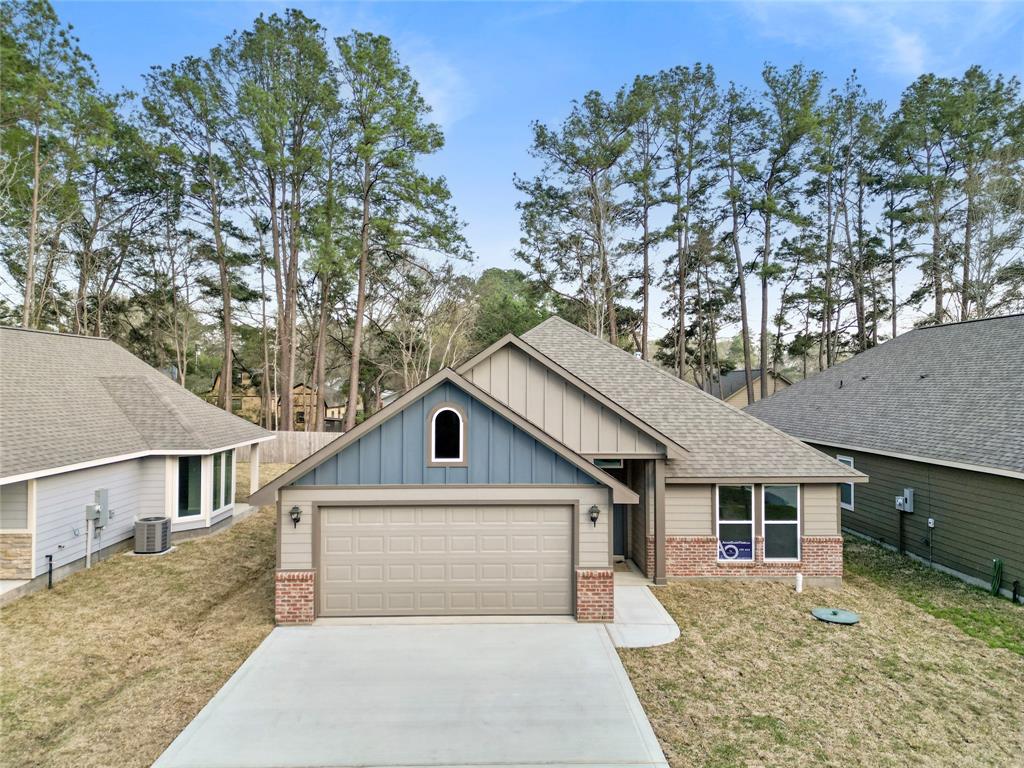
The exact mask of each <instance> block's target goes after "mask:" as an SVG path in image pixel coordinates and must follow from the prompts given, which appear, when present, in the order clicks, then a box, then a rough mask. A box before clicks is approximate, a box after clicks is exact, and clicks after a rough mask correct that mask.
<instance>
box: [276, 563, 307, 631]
mask: <svg viewBox="0 0 1024 768" xmlns="http://www.w3.org/2000/svg"><path fill="white" fill-rule="evenodd" d="M315 586H316V572H315V571H278V572H277V573H276V574H275V575H274V619H275V620H276V621H277V623H278V624H312V623H313V619H314V618H315V617H316V611H315V605H314V603H315V600H316V597H315V594H316V593H315Z"/></svg>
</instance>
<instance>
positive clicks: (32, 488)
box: [0, 328, 273, 593]
mask: <svg viewBox="0 0 1024 768" xmlns="http://www.w3.org/2000/svg"><path fill="white" fill-rule="evenodd" d="M272 439H273V435H272V434H270V433H269V432H267V431H265V430H263V429H261V428H260V427H258V426H256V425H255V424H252V423H250V422H248V421H245V420H244V419H240V418H238V417H237V416H232V415H231V414H229V413H226V412H225V411H223V410H221V409H219V408H217V407H215V406H213V405H210V404H209V403H207V402H205V401H203V400H202V399H201V398H199V397H196V396H195V395H193V394H192V393H190V392H188V391H187V390H186V389H184V388H183V387H181V386H179V385H178V384H176V383H175V382H173V381H171V380H170V379H168V378H167V377H166V376H164V375H163V374H162V373H160V372H159V371H157V370H156V369H154V368H151V367H150V366H148V365H147V364H146V363H144V362H143V361H142V360H140V359H139V358H137V357H135V356H134V355H132V354H131V353H129V352H128V351H126V350H124V349H122V348H121V347H119V346H118V345H117V344H115V343H114V342H112V341H110V340H108V339H100V338H93V337H87V336H73V335H67V334H58V333H47V332H43V331H32V330H23V329H20V328H0V580H3V582H4V585H3V586H4V587H6V588H8V589H5V590H4V591H5V592H6V591H9V590H13V589H17V590H18V591H19V593H20V592H23V591H26V589H27V588H29V587H30V586H34V585H25V584H22V583H21V582H31V581H32V580H37V581H42V582H45V580H46V579H47V577H48V574H49V573H50V570H51V569H52V576H53V578H55V579H57V578H60V577H61V576H63V575H65V574H67V573H69V572H71V571H73V570H76V569H77V568H78V567H81V566H82V565H83V564H84V561H85V560H86V552H87V542H89V544H88V551H89V556H90V559H91V558H102V557H103V556H104V555H106V554H109V553H111V552H113V551H115V549H116V548H119V546H123V544H122V542H124V541H125V540H126V539H129V538H131V537H132V535H133V532H134V522H135V518H136V517H140V516H164V517H169V518H170V519H171V529H172V533H173V534H175V535H178V536H180V535H182V534H184V533H185V532H187V531H192V532H198V531H202V530H205V529H210V528H213V527H215V526H217V525H222V524H225V523H226V522H227V520H228V519H229V518H230V517H231V516H232V514H233V513H234V487H235V483H234V477H235V474H236V471H235V470H236V467H235V454H234V449H235V448H238V447H240V446H251V451H250V453H251V457H252V458H253V462H252V465H253V471H254V472H255V473H258V471H259V445H260V443H261V442H263V441H266V440H272ZM255 477H258V474H256V475H255ZM250 483H252V486H253V487H254V486H255V485H257V484H258V483H257V482H255V481H254V480H253V479H252V476H251V477H250ZM93 504H100V505H101V507H102V514H101V515H100V519H99V520H94V521H93V522H92V523H90V522H88V521H87V511H86V506H87V505H93Z"/></svg>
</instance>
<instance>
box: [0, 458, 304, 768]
mask: <svg viewBox="0 0 1024 768" xmlns="http://www.w3.org/2000/svg"><path fill="white" fill-rule="evenodd" d="M285 469H287V465H264V466H263V467H261V472H260V474H261V477H262V479H263V482H266V481H267V480H270V479H271V478H272V477H274V476H276V475H277V474H280V473H281V472H283V471H284V470H285ZM238 476H239V478H240V482H239V485H240V488H239V490H238V492H237V495H238V498H239V499H240V500H241V499H243V498H244V496H245V495H246V494H245V490H247V488H246V486H247V485H248V479H249V472H248V467H247V466H246V465H239V467H238ZM273 572H274V522H273V517H272V514H271V509H270V508H269V507H267V508H264V509H262V510H260V511H259V512H257V513H255V514H253V515H251V516H249V517H248V518H246V519H244V520H242V521H240V522H238V523H236V524H235V525H233V526H231V527H230V528H227V529H225V530H223V531H220V532H218V533H215V534H213V535H211V536H207V537H205V538H199V539H195V540H193V541H189V542H185V543H182V544H179V545H177V548H176V550H175V551H173V552H171V553H170V554H167V555H162V556H159V557H153V558H140V557H132V556H130V555H128V554H121V555H116V556H114V557H112V558H110V559H109V560H105V561H103V562H102V563H99V564H98V565H96V566H95V567H94V568H92V569H91V570H89V571H83V572H80V573H77V574H75V575H73V576H71V577H70V578H68V579H65V580H64V581H62V582H59V583H58V584H57V585H55V587H54V588H53V590H52V591H43V592H38V593H36V594H34V595H31V596H29V597H25V598H22V599H21V600H18V601H17V602H15V603H13V604H12V605H10V606H8V607H6V608H4V609H3V612H2V615H0V672H2V675H0V765H4V766H8V765H9V766H18V767H19V768H23V767H26V766H71V765H73V766H76V767H78V768H91V767H93V766H95V767H97V768H99V767H100V766H103V767H104V768H106V767H109V766H126V767H127V766H148V765H150V764H151V763H152V762H153V760H155V759H156V758H157V757H158V756H159V755H160V753H161V752H162V751H163V750H164V749H165V748H166V747H167V745H168V744H170V743H171V741H172V740H173V739H174V737H175V736H177V735H178V733H179V732H180V731H181V730H182V728H184V727H185V725H187V724H188V722H189V721H190V720H191V719H192V718H193V717H195V715H196V714H197V713H198V712H199V710H200V709H202V707H203V706H204V705H205V704H206V702H207V701H209V699H210V697H211V696H213V694H214V693H216V691H217V690H218V689H219V688H220V687H221V686H222V685H223V684H224V683H225V682H226V681H227V679H228V678H229V677H230V676H231V674H232V673H233V672H234V671H235V670H236V669H238V666H239V665H240V664H241V663H242V662H243V661H244V660H245V658H246V657H247V656H248V655H249V654H250V653H251V652H252V651H253V649H254V648H255V647H256V646H257V645H259V643H260V642H261V641H262V640H263V638H264V637H265V636H266V635H267V633H268V632H270V630H271V628H272V627H273V618H274V617H273V597H272V595H273Z"/></svg>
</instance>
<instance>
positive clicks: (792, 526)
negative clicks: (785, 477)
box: [761, 485, 800, 562]
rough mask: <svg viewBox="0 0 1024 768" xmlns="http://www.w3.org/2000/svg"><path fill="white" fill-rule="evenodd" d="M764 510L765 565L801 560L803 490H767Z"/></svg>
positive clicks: (774, 487) (763, 494) (792, 487)
mask: <svg viewBox="0 0 1024 768" xmlns="http://www.w3.org/2000/svg"><path fill="white" fill-rule="evenodd" d="M761 509H762V510H764V559H765V561H766V562H767V561H773V560H774V561H795V560H799V559H800V486H799V485H766V486H764V487H763V489H762V492H761Z"/></svg>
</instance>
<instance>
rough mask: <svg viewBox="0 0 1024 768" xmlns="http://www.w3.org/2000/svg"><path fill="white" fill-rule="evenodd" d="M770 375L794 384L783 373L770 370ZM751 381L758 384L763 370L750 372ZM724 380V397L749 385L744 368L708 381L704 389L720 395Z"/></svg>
mask: <svg viewBox="0 0 1024 768" xmlns="http://www.w3.org/2000/svg"><path fill="white" fill-rule="evenodd" d="M768 375H769V376H774V377H775V378H776V379H778V380H779V381H782V382H785V383H786V384H792V383H793V382H792V381H790V380H789V379H787V378H786V377H785V376H783V375H782V374H781V373H775V372H774V371H768ZM750 378H751V381H752V382H753V383H754V384H757V382H759V381H760V380H761V372H760V371H759V370H753V371H751V372H750ZM719 381H721V382H722V399H723V400H725V399H726V398H728V397H730V396H731V395H734V394H736V393H737V392H739V391H740V390H741V389H743V388H744V387H745V386H747V372H746V370H744V369H743V368H740V369H739V370H735V371H728V372H727V373H723V374H721V375H720V376H719V377H718V378H717V379H715V380H714V381H708V382H706V383H705V385H704V387H703V389H704V391H705V392H710V393H711V394H712V395H716V396H717V395H718V382H719Z"/></svg>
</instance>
